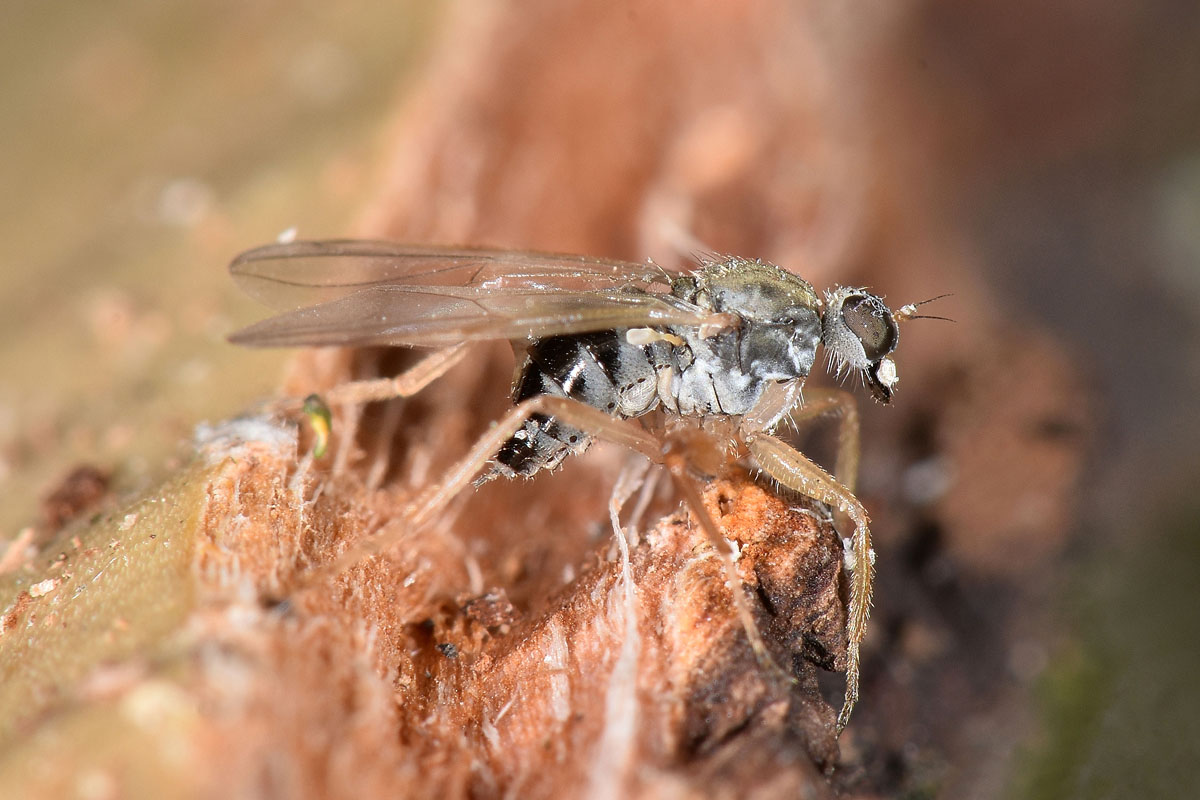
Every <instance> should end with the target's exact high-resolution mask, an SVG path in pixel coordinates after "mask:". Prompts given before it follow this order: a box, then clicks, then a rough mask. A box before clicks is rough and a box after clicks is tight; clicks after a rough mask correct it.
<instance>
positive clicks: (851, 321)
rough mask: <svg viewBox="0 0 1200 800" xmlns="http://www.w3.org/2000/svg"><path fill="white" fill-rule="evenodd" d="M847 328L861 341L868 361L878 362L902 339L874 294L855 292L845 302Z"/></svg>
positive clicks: (890, 316)
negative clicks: (855, 293) (869, 295)
mask: <svg viewBox="0 0 1200 800" xmlns="http://www.w3.org/2000/svg"><path fill="white" fill-rule="evenodd" d="M842 319H843V321H845V323H846V327H847V328H848V329H849V330H850V332H851V333H853V334H854V335H855V336H856V337H857V338H858V340H859V341H860V342H862V347H863V352H864V353H865V354H866V356H867V360H868V361H871V362H875V361H878V360H879V359H881V358H883V357H884V356H886V355H887V354H888V353H890V352H892V351H893V350H895V349H896V344H897V342H898V340H899V338H900V336H899V331H897V330H896V323H895V322H893V321H892V315H891V314H890V313H888V310H887V307H886V306H884V305H883V303H881V302H879V301H878V300H877V299H875V298H874V297H868V296H866V295H861V294H860V295H852V296H851V297H847V298H846V301H845V303H843V304H842Z"/></svg>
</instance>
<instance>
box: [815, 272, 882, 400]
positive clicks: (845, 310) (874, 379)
mask: <svg viewBox="0 0 1200 800" xmlns="http://www.w3.org/2000/svg"><path fill="white" fill-rule="evenodd" d="M898 323H899V320H898V319H897V315H896V314H894V313H892V310H891V309H890V308H888V307H887V305H886V304H884V302H883V299H882V298H880V297H879V296H878V295H874V294H871V293H870V292H868V291H867V290H866V289H855V288H850V287H844V286H843V287H839V288H837V289H834V290H833V291H831V292H826V294H825V311H824V315H823V319H822V326H821V342H822V344H824V345H825V349H826V350H827V351H828V352H829V355H830V359H831V360H832V362H833V368H834V372H835V373H837V374H839V375H840V374H842V373H843V372H844V371H845V370H847V369H853V370H858V372H859V373H860V374H861V375H862V376H863V381H864V382H865V383H866V385H867V388H868V389H870V390H871V394H872V395H873V396H874V397H875V399H876V400H878V401H879V402H881V403H890V402H891V400H892V395H893V394H894V393H895V387H896V383H897V382H898V381H899V380H900V376H899V374H898V373H897V372H896V362H895V361H893V360H892V358H891V355H890V354H891V352H892V351H893V350H895V349H896V345H897V344H898V343H899V341H900V326H899V324H898Z"/></svg>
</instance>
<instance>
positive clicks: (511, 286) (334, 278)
mask: <svg viewBox="0 0 1200 800" xmlns="http://www.w3.org/2000/svg"><path fill="white" fill-rule="evenodd" d="M293 263H299V264H302V265H303V267H302V268H301V269H299V270H293ZM314 265H315V266H314ZM230 269H231V271H233V272H234V274H235V275H237V276H239V278H241V279H243V282H244V283H245V282H249V284H251V286H248V288H250V291H251V293H252V294H256V295H259V294H260V292H259V291H255V289H259V290H264V291H265V292H266V293H267V295H268V296H269V299H273V300H275V301H276V302H280V301H281V300H282V298H283V297H285V296H286V297H288V298H289V299H288V301H287V303H286V304H291V303H293V302H294V301H295V300H296V299H297V298H300V299H311V298H314V297H316V298H328V299H326V301H325V302H320V303H318V304H317V305H313V306H310V307H307V308H298V309H294V310H291V311H288V312H285V313H283V314H281V315H279V316H277V317H272V318H271V319H267V320H264V321H262V322H259V323H257V324H255V325H252V326H250V327H249V328H245V329H243V330H241V331H239V332H237V333H235V334H234V335H233V336H231V337H230V339H231V341H234V342H236V343H239V344H246V345H251V346H256V347H296V346H325V345H340V346H355V345H370V344H377V345H399V346H413V347H440V346H445V345H450V344H457V343H460V342H464V341H480V340H485V339H524V338H527V337H534V338H538V337H545V336H554V335H560V334H568V333H581V332H585V331H594V330H604V329H608V328H635V327H652V326H664V325H689V326H691V325H695V326H702V325H712V326H714V327H723V326H724V325H725V324H727V323H728V320H727V319H726V318H725V317H724V316H723V315H719V314H713V313H711V312H706V311H704V310H702V309H699V308H697V307H695V306H693V305H691V304H689V303H686V302H684V301H682V300H680V299H678V298H676V297H674V296H672V295H670V294H656V293H651V292H647V291H645V290H644V289H643V288H641V287H643V286H646V285H649V284H651V283H654V282H665V281H666V280H667V279H668V277H669V276H668V275H667V274H666V273H663V272H662V271H660V270H659V269H658V268H656V267H653V266H650V265H639V264H630V263H628V262H623V261H608V260H603V259H593V258H584V257H581V256H560V255H549V254H542V253H522V252H514V251H496V250H465V249H450V248H439V247H409V246H404V245H392V244H387V243H380V242H313V243H307V242H301V243H295V244H291V245H270V246H268V247H266V248H259V249H258V250H252V251H249V252H248V253H246V254H243V255H242V256H240V257H239V258H238V259H237V260H235V261H234V263H233V265H232V266H231V267H230ZM293 272H295V274H293ZM293 290H295V291H296V292H298V293H297V294H290V293H291V292H292V291H293ZM286 304H285V305H286Z"/></svg>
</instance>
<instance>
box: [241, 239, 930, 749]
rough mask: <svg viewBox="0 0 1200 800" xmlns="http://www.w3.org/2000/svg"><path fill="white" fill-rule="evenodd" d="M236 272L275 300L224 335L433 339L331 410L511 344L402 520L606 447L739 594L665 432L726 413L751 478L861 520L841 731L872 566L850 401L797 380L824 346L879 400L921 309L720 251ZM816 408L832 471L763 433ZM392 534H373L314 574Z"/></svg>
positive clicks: (288, 262)
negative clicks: (673, 257)
mask: <svg viewBox="0 0 1200 800" xmlns="http://www.w3.org/2000/svg"><path fill="white" fill-rule="evenodd" d="M230 271H231V273H232V274H233V276H234V278H235V279H236V280H237V282H238V283H239V284H240V285H241V286H242V287H243V288H244V289H245V290H246V291H247V292H248V293H249V294H251V295H252V296H254V297H256V298H258V299H260V300H262V301H264V302H266V303H267V304H269V305H274V306H276V307H277V308H280V309H282V310H283V313H281V314H279V315H278V316H275V317H271V318H269V319H266V320H264V321H262V322H259V323H257V324H254V325H251V326H250V327H248V328H245V329H243V330H241V331H239V332H237V333H235V334H233V335H232V336H231V337H230V340H231V341H233V342H235V343H237V344H243V345H249V346H253V347H298V346H305V347H315V346H329V345H336V346H363V345H393V346H399V347H415V348H430V349H431V350H432V352H431V353H430V354H429V355H428V356H426V357H425V358H424V359H423V360H422V361H420V362H418V364H417V365H416V366H415V367H413V368H412V369H411V370H409V371H408V372H406V373H404V374H402V375H400V376H399V377H397V378H394V379H382V380H374V381H362V382H357V383H351V384H346V385H344V386H342V387H339V388H338V389H337V390H335V391H336V393H337V397H336V401H337V402H350V403H365V402H369V401H372V400H379V399H387V398H392V397H397V396H408V395H411V394H414V393H416V392H417V391H420V390H421V389H422V388H423V387H425V386H426V385H428V384H429V383H430V382H432V381H433V380H436V379H437V378H438V377H439V376H441V375H442V374H444V373H445V372H446V371H447V370H448V369H450V367H452V366H453V365H454V364H456V363H457V362H458V361H459V360H461V358H462V357H463V355H464V354H465V353H466V351H467V346H468V345H469V344H471V343H473V342H479V341H485V340H494V339H507V340H509V341H510V342H512V344H513V348H514V350H515V351H516V352H517V355H518V358H519V367H518V370H517V373H516V377H515V379H514V382H513V390H512V399H513V402H514V408H513V409H512V410H511V411H509V412H508V413H507V414H506V415H505V416H504V417H503V418H502V419H501V420H500V421H499V422H498V423H497V424H496V425H495V426H493V427H492V428H491V429H490V430H489V431H488V432H487V433H486V434H484V436H483V437H482V438H481V439H480V441H479V442H477V443H476V444H475V446H474V447H473V448H472V449H471V451H470V452H469V453H468V454H467V456H466V457H465V458H464V459H463V460H461V461H460V462H459V463H458V464H457V465H456V466H455V467H453V468H452V469H451V470H450V473H449V474H448V475H447V476H446V477H445V478H444V479H443V480H442V481H440V482H439V483H437V484H435V485H433V486H432V487H430V488H429V489H428V490H427V491H426V492H425V493H424V494H423V495H422V497H421V498H419V499H418V501H417V502H416V504H415V506H414V508H413V509H412V510H411V513H410V515H409V519H410V522H411V523H412V524H413V525H421V524H424V523H425V522H427V521H429V520H430V519H431V518H432V517H433V515H434V514H435V513H436V512H437V511H438V510H439V509H441V508H442V507H444V505H445V504H446V503H447V502H449V501H450V500H451V499H452V498H453V497H454V496H455V495H456V494H458V493H459V492H460V491H462V490H463V489H465V488H466V487H467V486H468V485H469V484H470V483H471V482H472V481H474V482H475V483H477V484H478V483H482V482H484V481H487V480H491V479H494V478H512V477H517V476H522V477H529V476H532V475H535V474H537V473H539V472H541V471H543V470H552V469H554V468H555V467H557V466H558V465H559V464H560V463H561V462H562V461H563V460H564V459H565V458H567V457H568V456H570V455H572V454H574V453H579V452H582V451H583V450H585V449H586V448H587V447H588V445H589V444H590V443H591V442H592V441H593V440H595V439H602V440H606V441H612V442H616V443H618V444H622V445H624V446H626V447H628V448H630V449H632V450H635V451H637V452H640V453H642V454H643V455H645V456H647V457H648V458H649V459H650V460H651V461H654V462H657V463H661V464H664V465H666V466H667V467H668V468H669V470H670V472H671V474H672V475H673V476H675V478H676V482H677V484H678V485H679V487H680V488H681V490H682V492H683V495H684V498H685V499H686V500H687V501H688V503H689V505H690V506H691V507H692V510H693V512H694V513H695V514H696V516H697V518H698V519H699V520H700V522H701V525H702V526H703V527H704V528H705V531H706V533H707V534H708V535H709V538H710V540H712V541H713V544H714V546H716V547H717V549H718V551H719V552H722V553H723V554H724V555H725V556H726V558H725V561H726V564H727V570H728V573H729V574H730V575H731V576H732V577H733V578H734V579H733V580H732V581H731V582H730V585H731V586H734V587H736V586H738V585H739V582H738V580H737V578H736V573H735V572H734V571H733V561H732V559H731V558H729V553H728V544H727V543H725V541H724V539H723V538H722V537H721V535H720V533H719V531H718V530H717V528H716V524H715V522H713V521H712V519H711V517H709V515H708V514H707V513H706V512H704V510H703V507H702V505H701V504H700V503H699V502H698V498H699V492H698V489H697V488H696V485H695V481H694V479H692V478H690V475H691V474H692V473H694V472H695V471H696V469H695V465H694V464H691V463H690V462H689V460H688V457H687V452H686V450H685V449H682V448H680V447H678V446H677V444H678V442H676V441H674V440H673V438H672V431H673V430H674V428H673V427H672V426H673V424H680V423H684V422H686V421H688V420H691V421H693V422H698V423H699V424H700V425H702V426H703V425H706V424H711V423H714V422H717V421H724V422H726V423H730V424H732V427H733V429H734V431H735V433H736V437H737V438H738V439H739V440H740V442H741V443H742V444H743V445H744V446H745V449H746V451H748V453H749V456H750V458H751V459H753V462H754V463H755V464H756V465H757V467H758V468H759V469H760V470H762V472H764V473H765V474H766V475H768V476H769V477H770V478H772V479H773V480H774V481H776V482H777V483H778V484H779V485H781V486H782V487H784V488H785V489H788V490H790V491H794V492H796V493H798V494H801V495H805V496H808V497H811V498H814V499H816V500H818V501H820V502H822V503H825V504H827V505H829V506H831V507H833V508H836V509H838V510H839V511H841V512H842V513H844V514H845V515H846V516H847V517H848V518H849V520H850V521H851V522H852V523H853V525H854V530H853V533H852V535H851V536H850V539H849V544H848V548H847V552H846V559H845V560H846V567H847V569H848V571H849V574H850V608H849V613H848V616H847V626H846V628H847V630H846V637H847V670H846V696H845V701H844V704H843V706H842V710H841V712H840V713H839V715H838V729H839V730H841V729H842V728H844V727H845V725H846V723H847V722H848V721H849V718H850V712H851V710H852V709H853V707H854V704H855V702H856V701H857V699H858V685H859V646H860V644H861V642H862V640H863V636H864V634H865V632H866V623H867V616H868V614H869V611H870V602H871V588H872V580H873V573H874V566H873V565H874V552H873V551H872V549H871V541H870V531H869V527H868V517H867V512H866V509H865V508H864V507H863V505H862V503H860V502H859V501H858V499H857V498H856V497H855V496H854V483H855V476H856V473H857V466H858V449H859V444H858V443H859V423H858V412H857V409H856V406H855V403H854V399H853V397H852V396H851V395H850V394H849V393H847V392H844V391H841V390H829V389H809V390H807V391H806V392H805V395H804V397H803V399H802V398H801V388H802V387H803V385H804V381H805V379H806V378H807V377H808V375H809V373H810V372H811V370H812V368H813V365H814V363H815V360H816V354H817V349H818V347H824V349H825V352H826V356H827V358H826V361H827V363H828V365H829V368H830V369H831V371H833V372H834V373H835V374H836V375H839V376H846V375H851V374H856V375H858V376H861V378H862V381H863V383H864V384H865V385H866V387H867V388H868V389H869V390H870V392H871V394H872V396H873V397H874V398H875V399H876V400H878V401H879V402H881V403H885V404H886V403H890V402H891V400H892V397H893V394H894V392H895V389H896V385H897V382H898V381H899V374H898V372H897V369H896V364H895V361H894V360H893V359H892V357H891V354H892V352H893V351H894V350H895V349H896V346H897V344H898V343H899V325H900V323H901V322H903V321H905V320H907V319H912V318H915V317H916V316H917V313H916V306H917V305H919V304H910V305H906V306H903V307H901V308H900V309H898V310H896V311H892V310H891V309H890V308H889V307H888V306H887V305H886V304H885V303H884V301H883V299H882V298H881V297H879V296H878V295H876V294H873V293H871V292H869V291H867V290H866V289H861V288H848V287H839V288H834V289H832V290H830V291H826V292H824V293H823V294H818V293H817V292H816V291H815V290H814V289H813V287H812V286H811V285H810V284H809V283H808V282H807V281H805V280H804V279H802V278H800V277H798V276H796V275H794V274H792V273H789V272H786V271H784V270H782V269H780V268H779V267H777V266H774V265H772V264H768V263H766V262H763V261H761V260H749V259H744V258H738V257H733V256H729V257H721V258H712V259H705V260H702V261H701V262H700V264H699V265H698V267H697V268H696V269H695V270H692V271H684V272H669V271H667V270H664V269H662V268H661V267H658V266H656V265H653V264H648V263H647V264H636V263H630V262H625V261H616V260H609V259H600V258H587V257H582V256H571V255H551V254H545V253H534V252H517V251H507V250H476V249H466V248H448V247H437V246H410V245H398V244H391V243H386V242H374V241H358V240H345V241H317V242H290V243H286V244H272V245H267V246H264V247H259V248H256V249H254V250H250V251H247V252H245V253H243V254H241V255H239V256H238V257H237V258H235V259H234V261H233V263H232V264H231V266H230ZM331 399H335V398H333V397H332V396H331ZM652 412H657V413H659V414H660V415H661V417H662V419H663V421H664V423H665V424H664V425H662V426H660V428H661V430H660V429H655V430H654V431H652V430H651V429H649V428H647V427H645V426H643V425H642V424H640V423H639V422H636V421H634V420H636V419H637V418H640V417H643V416H645V415H648V414H651V413H652ZM823 414H833V415H835V416H836V418H837V419H838V421H839V425H840V430H839V436H838V451H837V459H836V466H835V469H834V473H833V474H832V475H831V474H830V473H829V472H827V471H826V470H825V469H823V468H822V467H821V466H819V465H817V464H816V463H815V462H813V461H812V460H810V459H809V458H807V457H806V456H804V455H803V454H802V453H800V452H799V451H798V450H796V449H795V448H794V447H792V446H790V445H789V444H787V443H786V442H785V441H784V440H782V439H780V438H778V437H777V436H776V435H775V429H776V427H777V426H778V425H779V424H780V422H781V421H783V420H784V419H785V418H789V419H791V420H793V421H800V420H803V419H807V418H813V417H816V416H819V415H823ZM726 427H728V425H727V426H726ZM835 476H836V477H835ZM386 544H387V542H386V541H379V537H377V538H376V539H369V540H367V541H366V542H365V543H364V544H363V546H361V547H360V548H359V549H357V550H353V551H351V552H348V553H346V554H344V555H343V556H342V557H341V558H339V559H337V560H336V561H334V562H332V563H331V564H330V565H327V568H324V569H323V570H322V573H323V574H325V573H331V572H337V571H340V569H342V568H344V567H346V566H348V565H349V564H351V563H353V562H354V561H357V560H359V559H361V558H362V557H364V556H365V555H368V554H370V553H373V552H378V551H379V550H380V549H382V548H383V547H384V546H385V545H386ZM733 594H734V601H735V606H736V607H737V610H738V612H739V615H740V616H741V618H742V622H743V627H745V628H746V632H747V635H748V636H749V638H750V641H751V644H752V645H754V646H755V652H756V653H757V654H759V655H760V656H763V655H765V654H766V649H765V645H763V644H762V641H761V638H760V637H759V636H758V632H757V629H756V628H755V626H754V623H753V619H752V618H751V617H750V614H749V610H748V608H747V606H746V605H745V600H744V598H742V597H741V592H737V591H735V592H734V593H733ZM767 658H768V659H769V656H768V657H767Z"/></svg>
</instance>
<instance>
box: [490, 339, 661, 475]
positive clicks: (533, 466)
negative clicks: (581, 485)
mask: <svg viewBox="0 0 1200 800" xmlns="http://www.w3.org/2000/svg"><path fill="white" fill-rule="evenodd" d="M624 333H625V332H624V331H615V330H614V331H598V332H596V333H585V334H578V335H571V336H551V337H548V338H546V339H541V340H539V341H537V342H535V343H533V344H532V345H530V346H529V348H528V350H527V351H526V357H525V362H524V364H523V365H522V367H521V370H520V372H519V374H518V375H517V379H516V381H515V382H514V385H513V402H514V403H519V402H521V401H522V400H528V399H529V398H531V397H536V396H537V395H542V394H546V395H552V396H555V397H569V398H571V399H573V400H578V401H579V402H581V403H585V404H587V405H589V406H592V407H593V408H598V409H600V410H601V411H604V412H606V413H609V414H612V415H614V416H619V417H631V416H636V415H637V414H642V413H645V412H646V411H649V410H650V409H651V408H653V407H654V406H655V404H656V402H657V397H656V395H655V390H654V375H655V373H654V367H653V364H652V362H651V358H650V356H649V354H648V352H647V350H646V349H644V348H642V347H640V346H637V345H631V344H629V343H628V342H627V341H626V340H625V336H624ZM590 443H591V437H590V436H588V435H587V434H586V433H584V432H583V431H580V430H578V429H576V428H573V427H571V426H569V425H565V424H563V423H560V422H558V421H557V420H555V419H553V418H551V417H548V416H546V415H544V414H534V415H533V416H531V417H530V418H529V419H528V420H527V421H526V422H525V425H524V427H523V428H522V429H521V430H519V431H517V433H516V435H515V436H513V437H512V438H511V439H509V440H508V441H507V442H506V443H505V444H504V446H503V447H501V448H500V451H499V452H498V453H497V454H496V459H495V460H496V466H495V468H494V469H493V472H492V473H491V474H489V475H488V476H487V477H489V478H490V477H496V476H497V475H503V476H505V477H512V476H514V475H523V476H531V475H534V474H535V473H537V472H538V471H539V470H543V469H553V468H554V467H556V466H558V465H559V463H560V462H561V461H562V460H563V459H564V458H566V457H567V456H568V455H570V454H572V453H578V452H582V451H583V450H585V449H586V448H587V446H588V445H589V444H590Z"/></svg>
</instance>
